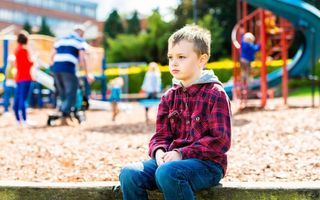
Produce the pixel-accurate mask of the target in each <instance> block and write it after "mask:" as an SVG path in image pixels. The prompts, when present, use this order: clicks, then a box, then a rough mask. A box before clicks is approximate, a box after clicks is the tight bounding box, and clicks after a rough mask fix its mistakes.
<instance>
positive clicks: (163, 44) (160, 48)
mask: <svg viewBox="0 0 320 200" xmlns="http://www.w3.org/2000/svg"><path fill="white" fill-rule="evenodd" d="M147 33H148V40H147V41H145V42H146V45H147V46H146V49H148V51H145V52H146V54H147V57H146V59H147V61H148V62H150V61H156V62H160V63H162V64H165V63H167V62H168V60H167V48H168V38H169V37H170V35H171V33H172V26H171V24H170V23H168V22H165V21H163V20H162V17H161V15H160V13H159V10H157V9H156V10H154V11H153V13H152V15H151V16H149V17H148V29H147Z"/></svg>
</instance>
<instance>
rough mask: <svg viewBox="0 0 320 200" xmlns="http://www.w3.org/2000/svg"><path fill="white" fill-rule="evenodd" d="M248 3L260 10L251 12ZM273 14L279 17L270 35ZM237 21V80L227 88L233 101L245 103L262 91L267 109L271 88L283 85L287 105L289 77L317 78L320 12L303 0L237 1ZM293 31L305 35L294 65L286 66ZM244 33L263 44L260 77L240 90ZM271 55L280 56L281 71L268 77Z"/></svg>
mask: <svg viewBox="0 0 320 200" xmlns="http://www.w3.org/2000/svg"><path fill="white" fill-rule="evenodd" d="M247 3H249V4H251V5H252V6H256V7H258V8H257V9H256V10H254V11H253V12H251V13H248V5H247ZM264 9H266V10H268V11H266V10H264ZM270 11H271V12H272V13H271V15H270ZM274 15H277V16H279V18H278V19H275V23H276V24H275V26H276V28H277V30H276V31H273V32H269V33H268V31H269V30H268V27H267V26H268V24H267V23H270V20H271V19H270V17H274ZM237 18H238V23H237V24H236V25H235V27H234V29H233V32H232V58H233V60H234V72H233V75H234V81H233V83H229V84H227V85H226V86H225V90H226V92H227V94H228V95H229V96H230V97H231V98H233V99H240V100H241V101H246V100H247V98H248V94H249V92H250V91H257V90H260V95H261V97H260V99H261V100H260V101H261V107H265V106H266V103H267V96H268V88H271V87H274V86H277V85H279V84H280V83H282V96H283V99H284V104H287V97H288V79H289V78H292V77H299V76H305V75H307V74H311V75H312V77H315V76H314V75H315V65H316V62H317V60H318V59H319V57H320V46H319V45H317V44H320V11H319V10H318V9H316V8H315V7H313V6H311V5H310V4H308V3H306V2H304V1H302V0H295V1H290V0H269V1H264V0H237ZM261 22H263V23H261ZM289 22H290V23H289ZM269 25H270V24H269ZM294 29H295V30H300V31H301V32H302V33H303V36H304V40H303V41H302V43H301V45H300V47H299V49H298V51H297V52H296V54H295V55H294V57H293V58H292V61H291V63H289V64H287V58H288V54H287V51H288V48H289V46H290V44H291V42H292V39H293V37H294ZM241 30H244V31H250V32H252V33H254V35H255V36H256V37H257V39H258V41H259V43H260V44H261V58H260V59H261V60H260V61H261V69H260V77H259V78H256V79H254V80H253V81H252V82H250V83H249V84H248V86H247V88H248V90H247V91H240V89H239V88H241V85H240V84H241V81H240V73H241V72H240V63H239V55H240V53H239V52H240V48H241V46H240V44H239V41H240V37H241ZM269 56H273V57H278V58H279V57H281V58H282V60H283V67H282V69H279V70H276V71H273V72H271V73H269V74H267V65H266V62H267V58H268V57H269Z"/></svg>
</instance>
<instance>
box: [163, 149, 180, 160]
mask: <svg viewBox="0 0 320 200" xmlns="http://www.w3.org/2000/svg"><path fill="white" fill-rule="evenodd" d="M174 160H182V157H181V154H180V153H179V152H178V151H168V152H166V153H164V156H163V161H164V162H165V163H166V162H170V161H174Z"/></svg>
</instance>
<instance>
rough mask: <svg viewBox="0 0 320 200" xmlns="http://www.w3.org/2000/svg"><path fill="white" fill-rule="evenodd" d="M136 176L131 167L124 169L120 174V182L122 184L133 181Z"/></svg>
mask: <svg viewBox="0 0 320 200" xmlns="http://www.w3.org/2000/svg"><path fill="white" fill-rule="evenodd" d="M133 174H134V170H133V169H132V168H130V167H127V166H125V167H122V168H121V170H120V174H119V180H120V182H121V183H123V182H126V181H128V180H131V179H132V177H133Z"/></svg>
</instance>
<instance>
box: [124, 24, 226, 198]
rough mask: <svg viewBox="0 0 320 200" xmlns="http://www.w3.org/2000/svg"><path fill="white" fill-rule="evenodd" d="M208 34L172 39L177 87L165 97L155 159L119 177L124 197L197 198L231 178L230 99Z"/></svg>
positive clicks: (183, 32)
mask: <svg viewBox="0 0 320 200" xmlns="http://www.w3.org/2000/svg"><path fill="white" fill-rule="evenodd" d="M210 43H211V35H210V32H209V31H208V30H205V29H202V28H200V27H198V26H195V25H187V26H185V27H183V28H182V29H180V30H178V31H177V32H175V33H174V34H173V35H171V37H170V38H169V40H168V59H169V70H170V73H171V74H172V76H173V77H174V78H173V87H172V88H171V89H169V90H168V91H167V92H166V93H165V94H164V95H163V96H162V98H161V101H160V105H159V109H158V114H157V121H156V131H155V134H154V135H153V137H152V138H151V140H150V143H149V156H150V157H151V159H150V160H147V161H143V162H139V163H134V164H128V165H126V166H124V167H123V168H122V169H121V171H120V175H119V180H120V184H121V191H122V194H123V199H132V200H135V199H148V194H147V190H154V189H156V188H158V189H159V190H160V191H161V192H163V195H164V199H194V198H195V197H194V192H196V191H199V190H202V189H205V188H209V187H212V186H215V185H217V184H218V183H219V181H220V180H221V178H222V177H223V176H224V175H225V174H226V169H227V155H226V152H227V151H228V150H229V148H230V141H231V112H230V101H229V99H228V96H227V94H226V93H225V91H224V89H223V86H222V84H221V82H220V81H219V80H218V78H217V77H216V76H215V75H214V73H213V71H211V70H204V67H205V65H206V63H207V62H208V60H209V56H210Z"/></svg>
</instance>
